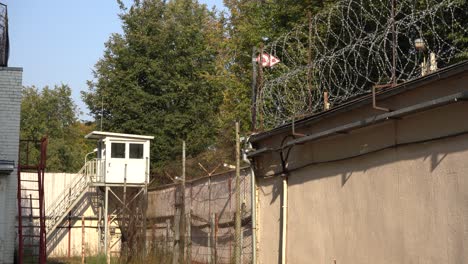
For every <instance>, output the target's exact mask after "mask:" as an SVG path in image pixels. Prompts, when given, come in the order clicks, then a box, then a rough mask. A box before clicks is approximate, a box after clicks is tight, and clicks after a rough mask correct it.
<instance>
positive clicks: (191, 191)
mask: <svg viewBox="0 0 468 264" xmlns="http://www.w3.org/2000/svg"><path fill="white" fill-rule="evenodd" d="M235 181H236V177H235V172H227V173H222V174H217V175H212V176H207V177H203V178H199V179H196V180H193V181H190V182H186V184H185V190H184V191H185V202H182V201H183V200H182V199H178V197H181V196H179V195H180V194H181V191H182V184H171V185H166V186H161V187H158V188H155V189H152V190H149V192H148V211H147V212H148V213H147V219H148V224H147V243H148V248H150V250H151V254H149V255H159V256H161V255H165V256H166V259H165V260H166V261H168V259H172V257H173V255H174V253H175V251H177V247H179V245H180V246H183V247H184V250H183V252H184V257H183V259H184V260H185V262H186V263H234V252H235V247H236V242H235V241H236V238H235V216H236V200H237V199H236V191H237V190H236V188H235V186H236V185H235ZM250 184H251V183H250V175H249V171H248V170H247V169H244V170H242V171H241V183H240V202H241V208H242V209H241V212H240V213H241V219H242V230H241V236H242V239H241V240H240V241H241V245H240V246H241V248H242V257H241V259H242V263H250V261H251V257H252V244H251V235H252V229H251V201H250V195H251V186H250ZM178 201H181V202H178ZM178 207H179V208H182V207H183V208H184V209H185V210H182V212H184V213H183V214H184V215H185V218H184V219H182V218H181V217H178V216H177V215H178V213H177V212H178ZM185 223H186V225H184V224H185ZM183 226H185V228H183ZM181 227H182V228H181ZM184 229H185V232H184V231H183V230H184ZM179 230H182V231H181V233H180V237H179V238H178V231H179ZM180 258H182V256H180Z"/></svg>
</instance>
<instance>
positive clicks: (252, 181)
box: [243, 138, 257, 264]
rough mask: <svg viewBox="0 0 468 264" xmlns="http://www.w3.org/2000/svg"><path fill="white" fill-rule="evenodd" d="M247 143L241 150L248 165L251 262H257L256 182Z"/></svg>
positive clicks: (249, 146) (249, 147)
mask: <svg viewBox="0 0 468 264" xmlns="http://www.w3.org/2000/svg"><path fill="white" fill-rule="evenodd" d="M246 142H247V144H248V148H247V150H246V149H244V151H243V160H244V162H246V163H247V164H249V167H250V187H251V188H250V207H251V210H252V212H251V218H252V227H251V228H252V264H257V200H256V191H257V184H256V182H255V171H254V165H253V162H251V161H250V160H249V159H248V158H247V152H246V151H248V150H250V149H252V145H251V143H250V142H249V139H248V138H247V140H246Z"/></svg>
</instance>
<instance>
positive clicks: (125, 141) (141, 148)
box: [85, 131, 154, 185]
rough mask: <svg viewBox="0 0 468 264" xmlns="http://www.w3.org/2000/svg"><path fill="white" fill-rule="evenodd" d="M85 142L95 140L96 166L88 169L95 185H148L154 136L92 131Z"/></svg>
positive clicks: (91, 165)
mask: <svg viewBox="0 0 468 264" xmlns="http://www.w3.org/2000/svg"><path fill="white" fill-rule="evenodd" d="M85 138H87V139H93V140H97V148H96V149H95V152H96V159H95V162H89V163H88V164H89V166H88V168H87V170H88V173H87V174H88V175H90V176H91V180H92V181H93V182H94V185H100V184H102V185H113V184H115V185H122V184H128V185H145V184H147V183H148V181H149V167H150V166H149V162H150V140H152V139H154V137H153V136H142V135H133V134H120V133H111V132H102V131H93V132H91V133H89V134H88V135H86V136H85Z"/></svg>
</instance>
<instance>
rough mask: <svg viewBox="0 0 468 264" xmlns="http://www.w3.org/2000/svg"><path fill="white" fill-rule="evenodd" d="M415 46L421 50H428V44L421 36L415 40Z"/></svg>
mask: <svg viewBox="0 0 468 264" xmlns="http://www.w3.org/2000/svg"><path fill="white" fill-rule="evenodd" d="M414 48H415V49H416V50H417V51H419V52H421V51H425V50H426V44H425V43H424V40H423V39H421V38H417V39H415V40H414Z"/></svg>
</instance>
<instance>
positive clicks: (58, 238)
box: [21, 173, 99, 258]
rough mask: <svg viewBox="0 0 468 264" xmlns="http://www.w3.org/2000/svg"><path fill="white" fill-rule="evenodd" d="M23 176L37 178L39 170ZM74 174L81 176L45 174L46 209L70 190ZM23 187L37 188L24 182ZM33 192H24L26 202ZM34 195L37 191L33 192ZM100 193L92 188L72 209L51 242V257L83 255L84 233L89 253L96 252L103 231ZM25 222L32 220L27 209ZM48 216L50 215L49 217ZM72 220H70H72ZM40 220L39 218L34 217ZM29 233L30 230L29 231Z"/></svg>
mask: <svg viewBox="0 0 468 264" xmlns="http://www.w3.org/2000/svg"><path fill="white" fill-rule="evenodd" d="M21 177H22V178H23V179H25V180H27V179H37V174H35V173H21ZM74 177H79V175H78V174H74V173H45V175H44V196H45V211H46V216H47V212H49V210H50V209H51V205H52V204H53V202H54V201H56V200H57V199H59V198H60V197H61V195H62V194H63V192H67V191H68V187H69V184H70V183H71V182H72V180H73V178H74ZM23 185H24V186H23V188H28V187H31V188H32V187H36V185H35V183H28V182H24V183H23ZM29 194H30V192H29V191H23V193H22V196H23V199H24V201H25V202H27V201H28V197H29ZM33 195H34V194H33ZM97 201H98V198H97V192H96V189H95V188H89V189H88V193H87V194H86V195H85V196H84V197H83V198H82V201H81V202H79V203H78V205H77V207H76V208H75V209H74V210H72V212H71V214H70V218H67V219H66V220H65V221H64V222H63V223H62V224H61V225H59V228H57V229H56V232H55V233H54V235H53V236H52V238H51V239H49V240H48V241H47V252H48V257H52V258H53V257H68V256H69V255H70V256H71V257H74V256H81V247H82V239H83V236H84V242H85V249H86V255H88V256H89V255H95V254H97V253H98V249H99V246H98V245H99V232H98V221H97V219H98V206H97ZM23 215H24V216H25V217H24V218H23V221H24V223H25V224H27V222H28V221H29V218H28V216H29V215H30V212H28V209H24V211H23ZM34 215H36V216H37V215H39V212H38V211H36V212H34ZM82 215H84V216H85V233H84V234H83V232H82V222H81V216H82ZM46 219H47V218H46ZM69 220H70V222H69ZM34 221H37V220H34ZM25 232H28V230H25Z"/></svg>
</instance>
